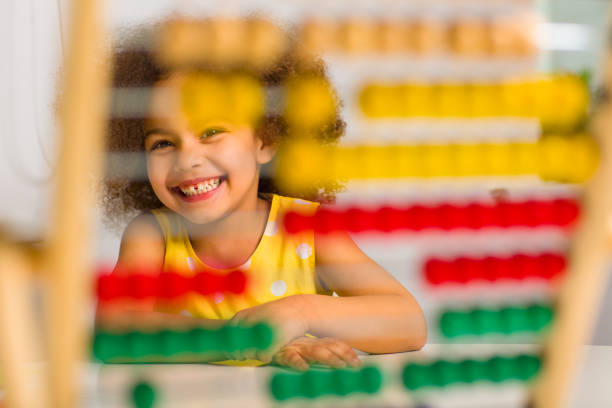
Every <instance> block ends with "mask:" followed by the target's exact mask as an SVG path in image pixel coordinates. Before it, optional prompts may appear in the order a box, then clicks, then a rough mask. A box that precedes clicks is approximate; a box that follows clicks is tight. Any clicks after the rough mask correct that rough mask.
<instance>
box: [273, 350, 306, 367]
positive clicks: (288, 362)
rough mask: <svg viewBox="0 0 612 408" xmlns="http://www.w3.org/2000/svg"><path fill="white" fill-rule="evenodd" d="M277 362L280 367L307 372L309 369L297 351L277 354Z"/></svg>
mask: <svg viewBox="0 0 612 408" xmlns="http://www.w3.org/2000/svg"><path fill="white" fill-rule="evenodd" d="M275 360H276V362H277V363H278V364H280V365H284V366H287V367H291V368H294V369H296V370H300V371H306V370H308V368H309V365H308V363H307V362H306V360H304V358H303V357H302V356H301V355H300V354H299V353H298V352H297V351H295V350H284V351H281V352H280V353H279V354H277V357H276V359H275Z"/></svg>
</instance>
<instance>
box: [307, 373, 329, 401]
mask: <svg viewBox="0 0 612 408" xmlns="http://www.w3.org/2000/svg"><path fill="white" fill-rule="evenodd" d="M326 374H327V373H325V372H321V371H318V370H309V371H307V372H305V373H304V374H302V381H301V386H300V388H301V395H303V396H305V397H307V398H317V397H319V396H321V395H325V394H332V393H333V392H332V389H331V386H330V385H331V383H330V381H329V376H328V375H326Z"/></svg>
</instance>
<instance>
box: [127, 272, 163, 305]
mask: <svg viewBox="0 0 612 408" xmlns="http://www.w3.org/2000/svg"><path fill="white" fill-rule="evenodd" d="M125 282H126V284H127V294H128V296H130V297H132V298H134V299H146V298H151V297H155V296H157V293H158V289H159V288H158V279H157V276H155V275H150V274H144V273H132V274H131V275H128V276H127V277H126V278H125Z"/></svg>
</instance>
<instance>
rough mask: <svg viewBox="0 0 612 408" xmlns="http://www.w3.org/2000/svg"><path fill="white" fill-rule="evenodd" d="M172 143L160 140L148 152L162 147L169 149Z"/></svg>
mask: <svg viewBox="0 0 612 408" xmlns="http://www.w3.org/2000/svg"><path fill="white" fill-rule="evenodd" d="M170 146H172V143H171V142H169V141H167V140H160V141H158V142H155V143H153V145H152V146H151V147H150V148H149V151H153V150H157V149H163V148H164V147H170Z"/></svg>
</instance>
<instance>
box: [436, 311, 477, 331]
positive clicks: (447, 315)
mask: <svg viewBox="0 0 612 408" xmlns="http://www.w3.org/2000/svg"><path fill="white" fill-rule="evenodd" d="M472 323H473V322H472V319H471V318H470V316H469V315H468V314H467V313H465V312H459V311H452V310H449V311H446V312H444V313H442V315H441V316H440V331H441V332H442V335H443V336H445V337H448V338H454V337H458V336H464V335H466V334H472V333H473V332H474V328H473V324H472Z"/></svg>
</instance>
